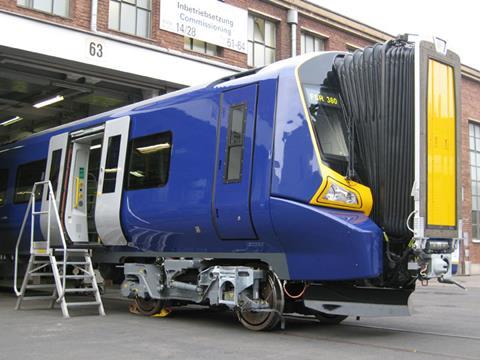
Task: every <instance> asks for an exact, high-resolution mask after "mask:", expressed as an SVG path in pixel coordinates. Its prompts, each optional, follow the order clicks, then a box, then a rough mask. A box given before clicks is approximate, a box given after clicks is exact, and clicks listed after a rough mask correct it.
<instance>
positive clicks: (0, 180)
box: [0, 169, 8, 206]
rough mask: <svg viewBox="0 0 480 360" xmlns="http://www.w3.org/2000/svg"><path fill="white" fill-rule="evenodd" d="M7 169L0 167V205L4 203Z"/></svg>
mask: <svg viewBox="0 0 480 360" xmlns="http://www.w3.org/2000/svg"><path fill="white" fill-rule="evenodd" d="M7 185H8V169H0V206H3V205H5V202H6V197H7Z"/></svg>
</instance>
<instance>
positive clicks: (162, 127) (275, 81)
mask: <svg viewBox="0 0 480 360" xmlns="http://www.w3.org/2000/svg"><path fill="white" fill-rule="evenodd" d="M419 44H420V43H419ZM419 44H417V45H415V44H412V43H410V42H408V41H406V40H404V39H403V40H402V39H400V40H395V41H392V42H389V43H387V44H383V45H376V46H374V47H371V48H367V49H365V50H364V51H358V52H356V53H354V54H350V55H349V54H345V53H339V52H324V53H315V54H310V55H304V56H301V57H297V58H292V59H288V60H284V61H280V62H278V63H275V64H273V65H270V66H267V67H265V68H262V69H256V70H252V71H248V72H246V73H241V74H238V75H234V76H231V77H228V78H224V79H220V80H218V81H215V82H213V83H211V84H208V85H205V86H199V87H195V88H188V89H184V90H181V91H178V92H175V93H171V94H167V95H164V96H161V97H158V98H154V99H150V100H146V101H143V102H141V103H137V104H133V105H130V106H127V107H124V108H120V109H117V110H112V111H110V112H108V113H104V114H100V115H97V116H93V117H90V118H87V119H83V120H80V121H77V122H74V123H70V124H67V125H63V126H61V127H57V128H54V129H50V130H47V131H44V132H41V133H38V134H35V135H32V136H30V137H28V138H26V139H24V140H21V141H18V142H16V143H12V144H9V145H6V146H3V147H2V148H1V149H0V164H1V165H0V221H1V223H0V232H1V233H2V239H1V241H0V254H4V255H5V256H4V259H8V257H9V256H11V254H12V253H13V249H14V245H15V241H16V237H17V235H18V231H19V228H20V225H21V223H22V220H23V217H24V214H25V211H26V203H27V202H28V200H29V199H30V192H31V187H32V185H33V183H34V182H36V181H40V180H42V179H47V180H49V181H50V182H51V184H52V188H53V192H54V194H55V201H56V203H57V206H58V209H59V215H60V219H61V224H62V226H60V227H59V226H57V225H54V224H51V223H50V227H49V226H48V225H49V222H48V221H47V218H46V215H45V216H42V217H41V220H40V225H39V226H38V228H37V229H36V236H37V238H38V239H42V238H44V237H45V236H46V234H47V232H48V231H50V236H51V243H52V245H53V246H55V245H60V237H61V236H60V231H61V232H63V233H64V235H65V236H66V238H67V240H68V243H69V246H70V247H80V248H85V247H88V248H92V249H93V252H94V260H95V262H96V263H97V264H98V265H99V266H100V269H103V270H109V269H110V270H113V269H115V266H116V265H118V264H124V272H125V273H124V276H125V280H124V282H123V284H122V293H123V294H124V295H125V296H128V297H131V298H133V299H135V301H136V302H137V305H138V306H139V308H140V310H141V311H143V312H144V313H146V314H150V313H152V312H154V311H158V310H159V309H161V308H162V307H164V306H166V304H167V303H169V302H173V303H175V304H187V303H198V304H204V305H215V306H218V305H221V306H224V307H228V308H231V309H235V310H236V311H237V314H238V316H239V319H240V321H241V322H242V323H243V324H244V325H245V326H246V327H248V328H250V329H254V330H265V329H270V328H273V327H274V326H275V325H276V324H277V323H278V321H279V319H280V318H281V315H282V314H283V313H285V312H298V313H303V314H309V315H316V316H317V317H318V318H319V319H320V320H322V321H328V322H339V321H341V320H343V319H344V318H345V317H346V316H348V315H362V316H363V315H386V314H389V315H399V314H404V313H406V312H407V311H406V308H407V304H408V297H409V295H410V294H411V292H412V291H413V290H414V287H415V281H416V279H417V278H419V277H423V278H440V279H442V280H443V281H448V278H449V274H450V271H451V270H450V268H451V264H450V263H449V259H450V253H451V252H452V251H453V250H454V248H455V246H456V242H457V239H458V236H457V234H458V232H459V231H460V223H459V219H458V216H457V212H456V211H453V212H451V213H448V214H444V213H443V212H442V211H440V210H435V211H434V210H431V209H434V208H435V209H436V207H438V206H439V204H440V203H439V202H438V201H439V200H438V199H437V198H438V190H437V188H438V187H439V186H443V187H444V188H443V190H442V191H444V192H446V194H447V195H445V197H444V199H443V200H440V201H444V200H445V201H447V202H448V201H449V204H451V206H453V207H454V208H455V207H456V205H457V201H459V199H458V195H457V194H458V187H459V181H458V174H459V171H458V168H457V167H458V166H459V164H458V163H459V162H458V160H457V157H456V156H457V153H456V152H455V151H456V150H455V149H456V147H458V139H459V135H458V133H457V132H458V130H457V126H458V124H457V122H456V117H457V116H458V111H459V106H458V103H457V102H458V99H456V98H455V94H458V83H456V82H455V81H457V80H458V79H457V78H455V76H458V74H457V73H458V66H459V61H458V58H457V57H456V55H455V54H453V53H451V52H448V53H445V54H439V53H438V51H435V49H434V48H433V47H432V45H431V44H428V43H421V45H419ZM414 54H417V55H416V57H415V56H414ZM420 54H422V56H424V57H425V59H426V60H422V61H423V62H420V60H418V63H415V59H419V58H420ZM432 59H433V60H432ZM427 60H428V61H435V63H434V64H433V65H432V64H430V65H429V66H430V68H428V69H429V71H430V73H428V71H424V72H425V73H426V74H427V75H426V76H427V77H428V76H430V77H431V76H433V75H432V74H434V76H435V77H434V78H433V79H431V78H430V77H429V78H428V84H427V85H425V86H423V87H420V86H421V85H418V86H419V87H418V88H417V89H415V88H414V87H415V86H417V85H416V84H423V83H422V81H424V82H425V81H426V79H423V78H422V77H421V76H420V75H419V74H420V73H422V74H423V72H421V71H420V70H422V69H423V65H424V63H425V64H427V63H428V62H427ZM379 69H380V70H382V69H383V70H382V71H383V72H382V71H379ZM399 69H401V70H399ZM422 71H423V70H422ZM386 73H388V74H391V78H387V77H386V76H385V74H386ZM381 74H383V75H381ZM428 74H430V75H428ZM422 76H423V75H422ZM434 81H437V83H436V86H437V87H439V89H437V88H435V89H433V90H432V86H435V84H433V82H434ZM445 81H446V82H447V85H445ZM449 82H450V85H448V84H449ZM432 84H433V85H432ZM387 87H388V89H394V90H395V91H397V93H394V94H393V95H392V94H390V95H386V94H387V93H388V91H386V88H387ZM445 87H447V89H446V90H445V89H443V88H445ZM429 91H430V92H431V91H434V92H435V96H436V97H435V99H434V100H429V99H430V98H429V97H428V96H429V94H430V92H429ZM442 91H443V93H442ZM424 93H425V94H426V95H427V101H426V103H425V101H422V102H421V104H420V103H418V104H417V102H416V101H417V97H418V98H420V97H421V95H420V94H424ZM430 95H431V94H430ZM430 97H432V96H430ZM399 99H401V101H400V100H399ZM432 101H433V102H435V101H436V102H437V103H432ZM456 101H457V102H456ZM428 106H430V108H428V109H430V110H429V111H430V113H428V111H426V110H425V111H426V112H425V114H423V113H421V111H423V110H422V109H427V107H428ZM436 107H441V108H442V109H443V108H447V110H442V111H443V113H442V114H436V115H435V114H433V115H432V113H433V112H435V109H436ZM391 109H393V110H391ZM432 109H433V110H432ZM442 111H440V112H442ZM416 112H419V113H418V114H417V113H416ZM437 112H438V111H437ZM399 114H400V115H399ZM420 115H421V116H420ZM422 116H423V117H422ZM434 116H437V117H438V118H441V119H446V121H447V122H448V128H441V129H440V130H439V131H437V132H436V133H434V136H436V139H441V140H442V141H443V140H444V141H446V142H447V143H448V144H449V146H450V147H447V149H446V150H445V149H444V150H441V151H437V152H436V153H433V151H434V150H432V149H430V150H429V149H428V148H425V147H422V148H421V147H420V146H419V143H421V144H422V146H424V145H423V144H424V143H425V142H426V141H427V140H428V139H427V138H425V139H423V138H421V137H420V135H419V134H420V132H419V128H418V127H419V126H423V125H422V124H424V123H427V122H428V124H429V126H430V127H429V129H434V130H435V126H437V125H436V123H435V121H436V120H435V118H434ZM422 119H423V120H422ZM422 121H423V122H422ZM445 129H446V130H445ZM451 129H453V137H452V135H451V134H450V135H449V133H448V131H449V130H450V131H451ZM434 130H431V131H434ZM427 133H428V131H427ZM432 136H433V135H432ZM402 137H403V138H402ZM399 138H400V139H399ZM416 142H417V143H416ZM391 144H393V145H395V149H393V148H392V147H391V146H390V145H391ZM429 151H430V153H429ZM442 151H443V152H442ZM430 156H432V158H433V157H437V158H439V159H440V161H442V159H443V160H445V161H447V162H448V164H447V165H446V166H444V167H442V165H438V166H437V167H438V169H436V170H437V172H436V173H435V172H428V174H427V175H428V176H431V177H430V178H429V179H430V182H431V183H432V185H431V186H430V185H428V186H427V185H425V184H424V183H425V182H422V185H421V186H420V183H419V182H417V179H419V178H420V177H421V176H423V175H422V174H423V171H427V170H425V169H427V165H426V163H428V165H430V162H429V161H430V160H429V159H430ZM420 158H421V161H420ZM425 159H426V160H425ZM424 160H425V161H424ZM437 160H438V159H437ZM417 164H418V166H417ZM432 164H434V163H432ZM435 164H436V163H435ZM452 166H453V172H452ZM428 171H430V170H428ZM402 174H403V175H402ZM445 174H446V175H445ZM433 176H436V178H434V177H433ZM439 176H440V177H442V176H449V179H450V182H445V181H443V180H442V181H441V180H439ZM392 179H393V180H392ZM430 182H428V184H430ZM415 184H417V185H418V186H419V188H418V189H419V190H418V191H419V193H421V194H426V195H425V196H424V198H422V199H420V198H418V197H417V198H411V196H410V195H411V189H412V186H415ZM429 186H430V187H429ZM445 186H448V189H447V188H445ZM431 192H432V194H433V195H431V197H428V196H430V194H431ZM452 194H453V200H452ZM435 196H437V198H435V199H433V200H430V199H431V198H433V197H435ZM35 200H36V203H37V206H38V207H39V208H41V209H42V210H45V209H46V207H47V206H48V201H49V195H48V192H47V191H46V189H44V190H43V191H38V192H37V194H35ZM429 201H430V202H429ZM435 201H437V202H435ZM424 202H425V203H428V205H429V206H430V208H429V209H430V210H431V212H428V211H430V210H426V209H425V208H423V207H422V206H423V203H424ZM425 211H426V212H428V214H427V215H428V216H425V215H424V213H423V212H425ZM425 214H426V213H425ZM412 218H415V220H416V221H415V224H416V225H415V228H414V229H413V228H411V227H410V226H409V225H408V222H409V221H410V220H411V219H412ZM425 218H426V219H427V221H426V222H424V223H423V225H422V222H421V220H422V219H425ZM429 219H434V221H433V222H429ZM406 223H407V225H405V224H406ZM419 224H420V225H419ZM429 225H431V226H430V227H429ZM419 226H420V227H419ZM428 231H431V232H433V233H434V234H433V233H432V234H433V236H432V235H428ZM426 234H427V235H428V236H427V235H426ZM412 239H413V240H412ZM434 240H435V241H434ZM21 249H22V252H23V253H27V252H28V250H29V244H28V243H27V241H24V242H23V245H22V247H21ZM415 264H416V265H415ZM414 265H415V266H414ZM107 273H108V274H109V275H112V274H111V272H110V273H109V272H108V271H107ZM108 274H107V275H108Z"/></svg>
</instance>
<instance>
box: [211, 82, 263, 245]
mask: <svg viewBox="0 0 480 360" xmlns="http://www.w3.org/2000/svg"><path fill="white" fill-rule="evenodd" d="M256 101H257V85H249V86H245V87H242V88H239V89H235V90H230V91H226V92H224V93H223V95H222V109H221V114H220V117H221V119H220V131H219V138H218V139H217V161H218V163H217V166H216V170H215V187H214V189H215V192H214V198H213V218H214V224H215V227H216V230H217V233H218V235H219V237H220V238H222V239H255V238H256V234H255V229H254V227H253V224H252V218H251V213H250V188H251V186H250V182H251V175H252V174H251V172H252V159H253V144H254V129H255V116H256Z"/></svg>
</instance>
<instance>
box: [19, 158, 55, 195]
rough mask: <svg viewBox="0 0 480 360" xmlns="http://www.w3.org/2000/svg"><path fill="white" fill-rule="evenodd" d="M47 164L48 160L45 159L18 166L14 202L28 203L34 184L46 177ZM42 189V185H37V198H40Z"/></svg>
mask: <svg viewBox="0 0 480 360" xmlns="http://www.w3.org/2000/svg"><path fill="white" fill-rule="evenodd" d="M46 165H47V161H46V160H45V159H43V160H38V161H32V162H29V163H27V164H23V165H20V166H19V167H18V170H17V178H16V181H15V196H14V198H13V202H14V203H16V204H19V203H26V202H28V201H29V200H30V194H31V193H32V187H33V184H34V183H36V182H38V181H42V180H43V179H44V176H45V166H46ZM42 190H43V187H42V186H38V187H37V190H36V192H35V200H40V198H41V196H42Z"/></svg>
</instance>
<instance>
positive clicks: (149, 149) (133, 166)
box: [127, 132, 172, 190]
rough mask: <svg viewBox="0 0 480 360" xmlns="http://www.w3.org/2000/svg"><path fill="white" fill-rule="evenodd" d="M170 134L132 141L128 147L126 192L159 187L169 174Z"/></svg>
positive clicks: (149, 136)
mask: <svg viewBox="0 0 480 360" xmlns="http://www.w3.org/2000/svg"><path fill="white" fill-rule="evenodd" d="M171 152H172V133H171V132H164V133H159V134H154V135H148V136H143V137H140V138H137V139H133V140H132V141H131V142H130V146H129V154H130V156H129V161H128V166H127V169H128V183H127V188H128V190H135V189H147V188H154V187H160V186H163V185H165V184H166V183H167V181H168V174H169V172H170V156H171Z"/></svg>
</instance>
